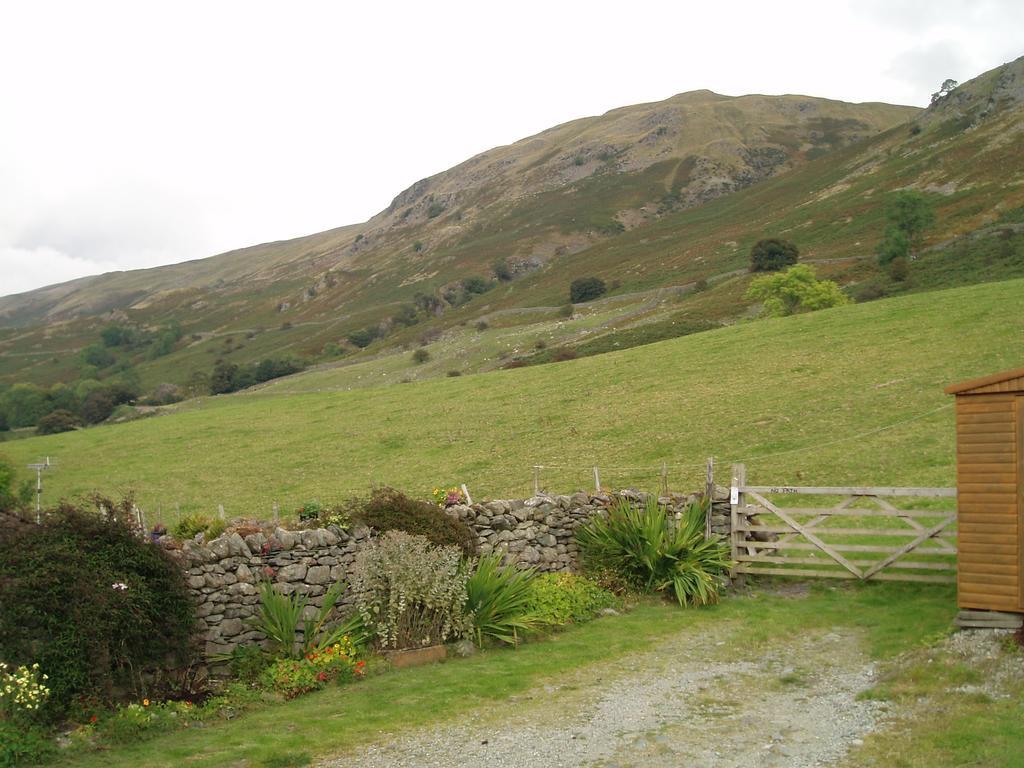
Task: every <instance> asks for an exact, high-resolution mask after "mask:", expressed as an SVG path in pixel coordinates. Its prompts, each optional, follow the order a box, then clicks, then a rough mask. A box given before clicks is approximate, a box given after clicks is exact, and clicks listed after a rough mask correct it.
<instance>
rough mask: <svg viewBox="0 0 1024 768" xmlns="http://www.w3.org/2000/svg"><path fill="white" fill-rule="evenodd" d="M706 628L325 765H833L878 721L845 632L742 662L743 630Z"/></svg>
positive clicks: (863, 662)
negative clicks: (864, 696)
mask: <svg viewBox="0 0 1024 768" xmlns="http://www.w3.org/2000/svg"><path fill="white" fill-rule="evenodd" d="M713 631H714V632H715V633H717V636H716V635H714V634H713V635H709V634H708V633H707V632H706V631H705V632H702V633H701V634H699V635H698V634H697V633H695V632H688V631H686V630H683V631H681V632H680V633H679V634H677V635H676V636H674V637H673V638H670V639H669V640H668V641H667V642H664V643H662V644H661V645H659V646H658V647H657V648H656V649H655V650H653V651H650V652H646V653H643V654H638V655H636V656H633V657H629V658H627V659H625V660H622V659H620V660H618V661H616V662H615V663H614V664H601V665H596V666H593V667H589V668H587V669H584V670H580V671H576V672H572V673H568V674H566V675H565V676H564V677H560V676H557V675H554V676H553V678H552V682H551V683H550V684H548V685H546V686H544V687H542V688H540V689H536V690H533V691H531V692H529V693H527V694H524V695H521V696H517V697H514V698H512V699H510V700H509V701H508V702H507V703H506V704H505V705H504V706H502V707H501V708H500V709H498V708H489V709H479V710H477V711H476V712H474V713H473V714H472V715H471V716H470V717H468V718H462V719H460V720H458V721H453V722H449V723H441V724H435V725H434V726H432V727H430V728H423V729H418V730H413V731H407V732H403V733H400V734H397V735H395V736H388V735H385V734H382V735H381V737H380V739H379V740H377V741H376V742H375V743H373V744H370V745H368V746H364V747H360V748H359V749H357V750H354V751H353V752H351V753H347V754H344V755H339V756H336V757H335V758H333V759H331V760H329V761H327V762H324V763H321V766H322V768H327V767H328V766H329V767H330V768H346V767H348V766H352V767H353V768H354V767H355V766H360V767H361V768H375V767H377V766H380V767H381V768H383V767H384V766H387V767H388V768H393V767H398V766H408V767H409V768H412V766H416V767H417V768H427V767H434V768H456V767H460V768H461V767H465V768H477V767H479V768H485V767H486V768H493V767H494V766H503V767H507V768H519V767H522V768H527V767H529V768H537V766H552V767H553V768H554V767H556V766H565V767H566V768H568V767H569V766H596V767H601V768H615V767H616V766H617V767H618V768H626V767H627V766H652V767H654V768H658V767H660V766H688V767H690V766H693V767H695V768H697V767H701V766H708V767H709V768H710V767H711V766H714V767H715V768H738V767H739V766H744V767H746V766H749V767H750V768H754V767H755V766H756V767H761V766H786V767H787V768H789V767H790V766H792V767H793V768H800V767H801V766H821V765H830V764H832V763H834V762H835V761H836V760H837V759H838V758H840V757H841V756H842V755H843V754H844V753H845V752H846V751H847V749H849V748H850V747H851V746H856V745H858V744H859V743H860V741H859V740H860V739H861V738H862V737H863V736H864V734H865V733H867V732H869V731H870V730H871V729H872V727H873V726H874V725H875V723H876V720H877V719H879V718H880V717H881V716H882V714H883V711H884V708H885V706H886V705H885V704H881V703H878V702H871V701H858V700H857V694H858V693H859V692H860V691H863V690H864V689H866V688H868V687H870V685H871V684H872V682H873V676H874V667H873V665H872V664H871V663H870V662H869V661H868V660H867V658H866V657H865V655H864V653H863V651H862V649H861V643H860V638H859V637H858V636H857V634H856V632H855V631H854V630H851V629H850V628H847V627H844V628H834V629H833V630H832V631H826V632H821V633H817V634H813V635H811V634H808V635H804V636H801V637H799V638H791V639H789V640H788V641H787V642H785V643H779V644H775V645H770V646H767V647H760V648H753V647H751V648H750V652H749V653H748V654H746V655H745V656H743V657H741V658H736V655H737V651H736V648H737V647H740V648H743V647H744V644H743V641H742V639H740V640H737V638H742V637H743V634H742V633H743V630H742V628H741V627H740V626H739V625H736V624H733V625H731V626H730V625H729V624H723V625H722V626H720V627H718V628H716V629H715V630H713ZM734 633H735V634H734ZM727 639H728V641H727ZM550 642H557V640H552V641H550ZM748 647H749V646H748ZM438 705H439V706H443V702H438Z"/></svg>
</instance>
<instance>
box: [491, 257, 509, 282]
mask: <svg viewBox="0 0 1024 768" xmlns="http://www.w3.org/2000/svg"><path fill="white" fill-rule="evenodd" d="M491 269H493V270H494V276H495V277H496V278H498V280H500V281H501V282H503V283H507V282H508V281H509V280H511V279H512V268H511V267H510V266H509V265H508V262H507V261H506V260H505V259H498V260H497V261H496V262H494V264H492V265H491Z"/></svg>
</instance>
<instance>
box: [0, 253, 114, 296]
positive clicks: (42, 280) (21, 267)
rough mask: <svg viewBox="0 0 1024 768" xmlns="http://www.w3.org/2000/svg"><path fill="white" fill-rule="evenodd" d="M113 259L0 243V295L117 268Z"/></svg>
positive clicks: (20, 291)
mask: <svg viewBox="0 0 1024 768" xmlns="http://www.w3.org/2000/svg"><path fill="white" fill-rule="evenodd" d="M117 268H118V265H117V264H114V263H113V262H104V261H98V260H90V259H83V258H77V257H75V256H69V255H68V254H66V253H62V252H61V251H58V250H57V249H55V248H46V247H40V248H13V247H10V246H6V247H5V246H0V275H3V278H2V280H0V295H7V294H10V293H22V292H24V291H28V290H31V289H33V288H38V287H39V286H41V285H49V284H50V283H53V282H54V278H55V277H57V276H59V280H60V281H65V280H73V279H75V278H76V277H85V276H86V275H95V274H98V273H101V272H107V271H111V270H114V269H117Z"/></svg>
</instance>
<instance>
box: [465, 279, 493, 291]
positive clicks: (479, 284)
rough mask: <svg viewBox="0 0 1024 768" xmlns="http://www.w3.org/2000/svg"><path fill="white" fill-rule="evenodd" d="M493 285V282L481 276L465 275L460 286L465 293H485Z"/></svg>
mask: <svg viewBox="0 0 1024 768" xmlns="http://www.w3.org/2000/svg"><path fill="white" fill-rule="evenodd" d="M493 287H494V283H492V282H491V281H490V280H485V279H484V278H482V277H477V276H476V275H474V276H473V277H466V278H463V280H462V288H463V290H465V291H466V293H487V292H488V291H489V290H491V288H493Z"/></svg>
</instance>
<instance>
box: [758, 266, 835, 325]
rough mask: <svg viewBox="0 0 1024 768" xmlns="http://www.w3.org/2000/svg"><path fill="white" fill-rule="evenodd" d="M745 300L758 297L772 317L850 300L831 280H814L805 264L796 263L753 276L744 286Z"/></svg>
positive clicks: (833, 305) (808, 310) (822, 307)
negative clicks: (747, 284) (785, 267)
mask: <svg viewBox="0 0 1024 768" xmlns="http://www.w3.org/2000/svg"><path fill="white" fill-rule="evenodd" d="M747 298H748V299H760V300H762V301H763V302H764V309H765V312H767V313H768V314H769V315H771V316H773V317H781V316H784V315H795V314H799V313H801V312H814V311H815V310H818V309H827V308H828V307H838V306H841V305H843V304H849V303H850V299H849V297H847V296H846V294H844V293H843V292H842V291H841V290H839V286H838V285H836V284H835V283H834V282H833V281H831V280H818V279H817V278H815V276H814V270H813V269H811V268H810V267H809V266H807V265H806V264H796V265H794V266H792V267H790V268H789V269H787V270H786V271H785V272H777V273H775V274H774V275H762V276H761V277H756V278H754V280H753V281H752V282H751V283H750V287H749V288H748V289H747Z"/></svg>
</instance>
